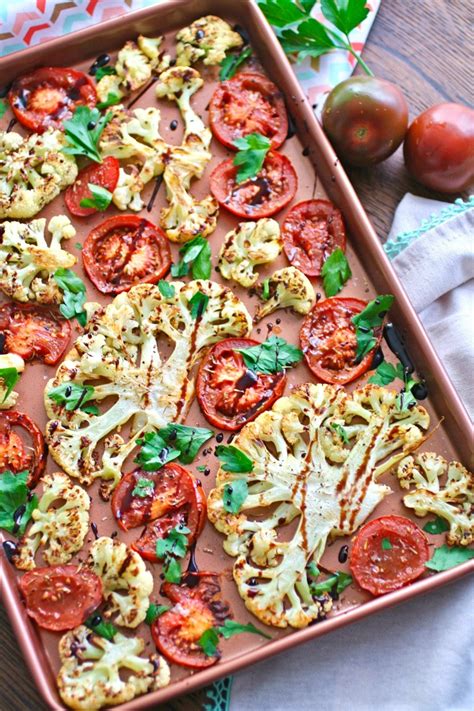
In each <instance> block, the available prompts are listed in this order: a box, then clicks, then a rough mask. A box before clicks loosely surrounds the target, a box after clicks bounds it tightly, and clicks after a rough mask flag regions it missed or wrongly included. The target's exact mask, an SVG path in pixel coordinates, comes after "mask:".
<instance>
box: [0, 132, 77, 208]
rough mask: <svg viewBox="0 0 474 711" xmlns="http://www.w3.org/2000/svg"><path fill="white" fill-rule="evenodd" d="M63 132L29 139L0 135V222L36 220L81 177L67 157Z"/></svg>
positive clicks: (74, 162) (4, 133) (16, 134)
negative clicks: (3, 220) (34, 218)
mask: <svg viewBox="0 0 474 711" xmlns="http://www.w3.org/2000/svg"><path fill="white" fill-rule="evenodd" d="M65 145H66V143H65V138H64V134H63V133H62V131H57V130H55V129H52V128H50V129H48V130H47V131H45V132H44V133H43V134H42V135H39V134H37V133H32V134H31V135H29V136H28V137H27V138H24V137H23V136H20V134H19V133H15V132H10V133H7V132H6V131H0V219H4V218H8V219H27V218H29V217H34V216H35V215H36V213H37V212H39V211H40V210H42V209H43V207H44V206H45V205H47V204H48V203H50V202H51V200H54V198H55V197H56V196H57V195H59V193H60V192H61V190H63V189H64V188H66V187H67V186H68V185H71V184H72V183H73V182H74V181H75V179H76V177H77V165H76V161H75V160H74V157H73V156H69V155H66V154H65V153H63V152H62V148H64V146H65Z"/></svg>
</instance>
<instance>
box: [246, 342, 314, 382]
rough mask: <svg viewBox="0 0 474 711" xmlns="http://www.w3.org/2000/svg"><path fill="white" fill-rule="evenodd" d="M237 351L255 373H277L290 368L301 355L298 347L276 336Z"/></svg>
mask: <svg viewBox="0 0 474 711" xmlns="http://www.w3.org/2000/svg"><path fill="white" fill-rule="evenodd" d="M237 353H241V354H242V357H243V359H244V363H245V365H246V366H247V368H250V370H253V371H254V372H255V373H267V374H270V373H279V372H281V371H282V370H285V368H291V366H293V365H296V364H297V363H299V362H300V360H301V359H302V357H303V352H302V351H301V350H300V349H299V348H297V347H296V346H293V345H292V344H291V343H287V341H285V339H284V338H279V337H278V336H270V338H267V340H266V341H264V342H263V343H261V344H260V345H258V346H250V348H241V349H238V350H237Z"/></svg>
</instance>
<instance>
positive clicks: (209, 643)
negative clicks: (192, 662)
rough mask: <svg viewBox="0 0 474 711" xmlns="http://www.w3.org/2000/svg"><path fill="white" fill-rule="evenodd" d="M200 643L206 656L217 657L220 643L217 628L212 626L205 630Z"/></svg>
mask: <svg viewBox="0 0 474 711" xmlns="http://www.w3.org/2000/svg"><path fill="white" fill-rule="evenodd" d="M198 643H199V646H200V647H201V649H202V651H203V652H204V654H205V655H206V656H208V657H215V656H216V655H217V645H218V644H219V635H218V634H217V630H216V628H215V627H210V628H209V629H208V630H206V631H205V632H203V633H202V635H201V636H200V637H199V640H198Z"/></svg>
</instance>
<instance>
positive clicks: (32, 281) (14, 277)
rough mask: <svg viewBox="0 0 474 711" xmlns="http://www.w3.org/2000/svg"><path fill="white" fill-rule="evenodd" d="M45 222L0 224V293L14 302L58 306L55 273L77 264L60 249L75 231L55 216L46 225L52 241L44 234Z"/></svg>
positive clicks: (58, 298)
mask: <svg viewBox="0 0 474 711" xmlns="http://www.w3.org/2000/svg"><path fill="white" fill-rule="evenodd" d="M45 227H46V220H45V219H43V218H41V219H38V220H31V222H3V223H0V289H1V290H2V291H3V292H4V293H5V294H6V295H7V296H10V297H11V298H12V299H16V300H17V301H39V302H40V303H42V304H59V303H61V301H62V298H63V297H62V293H61V291H60V289H59V287H58V285H57V284H56V281H55V279H54V272H55V271H56V269H60V268H64V269H69V267H72V266H73V265H74V264H75V263H76V258H75V257H73V255H72V254H69V252H66V251H65V250H64V249H61V240H63V239H69V238H70V237H74V235H75V234H76V230H75V229H74V227H73V226H72V225H71V222H70V221H69V218H67V217H66V216H65V215H56V216H55V217H53V218H52V219H51V220H50V221H49V224H48V230H49V232H50V233H51V235H52V237H51V241H50V243H49V245H48V243H47V242H46V239H45V236H44V231H45Z"/></svg>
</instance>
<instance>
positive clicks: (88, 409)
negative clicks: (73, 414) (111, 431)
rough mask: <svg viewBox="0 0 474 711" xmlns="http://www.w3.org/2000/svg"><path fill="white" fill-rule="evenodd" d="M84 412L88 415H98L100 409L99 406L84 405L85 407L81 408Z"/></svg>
mask: <svg viewBox="0 0 474 711" xmlns="http://www.w3.org/2000/svg"><path fill="white" fill-rule="evenodd" d="M81 410H82V412H87V414H88V415H98V414H99V408H98V407H97V405H84V407H81Z"/></svg>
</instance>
